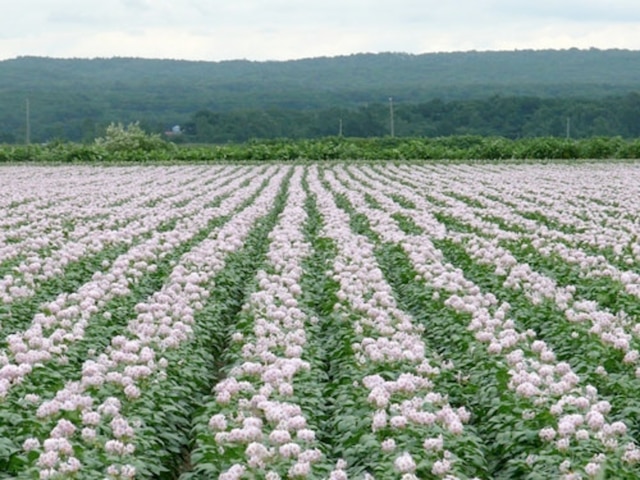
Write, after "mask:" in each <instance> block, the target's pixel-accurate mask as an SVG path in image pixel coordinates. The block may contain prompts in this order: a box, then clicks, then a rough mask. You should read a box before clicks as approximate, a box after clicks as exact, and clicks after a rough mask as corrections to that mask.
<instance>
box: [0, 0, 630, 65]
mask: <svg viewBox="0 0 640 480" xmlns="http://www.w3.org/2000/svg"><path fill="white" fill-rule="evenodd" d="M7 3H8V4H7V5H3V7H2V14H1V16H0V60H1V59H8V58H15V57H17V56H23V55H38V56H50V57H65V58H69V57H84V58H91V57H112V56H121V57H122V56H126V57H146V58H180V59H189V60H228V59H241V58H244V59H250V60H287V59H295V58H307V57H317V56H334V55H346V54H351V53H358V52H390V51H393V52H408V53H425V52H442V51H467V50H514V49H543V48H554V49H563V48H572V47H576V48H591V47H595V48H601V49H605V48H626V49H632V50H640V34H639V33H638V32H640V1H638V0H388V1H383V0H314V1H311V0H20V1H17V2H7Z"/></svg>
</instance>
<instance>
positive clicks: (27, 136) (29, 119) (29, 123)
mask: <svg viewBox="0 0 640 480" xmlns="http://www.w3.org/2000/svg"><path fill="white" fill-rule="evenodd" d="M26 107H27V108H26V110H27V112H26V115H27V118H26V121H27V124H26V127H27V128H26V130H27V131H26V135H25V140H26V143H27V145H29V143H31V118H30V113H29V97H27V105H26Z"/></svg>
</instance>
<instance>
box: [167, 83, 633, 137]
mask: <svg viewBox="0 0 640 480" xmlns="http://www.w3.org/2000/svg"><path fill="white" fill-rule="evenodd" d="M392 123H393V127H392ZM392 128H393V132H392V130H391V129H392ZM183 132H184V133H183V136H182V138H180V139H179V141H181V142H191V143H225V142H245V141H247V140H250V139H252V138H256V139H267V138H292V139H302V138H322V137H326V136H333V135H336V136H339V135H343V136H348V137H365V138H366V137H381V136H385V135H391V134H392V133H393V134H394V135H396V136H399V137H443V136H451V135H481V136H500V137H505V138H510V139H517V138H532V137H547V136H549V137H569V138H588V137H597V136H621V137H624V138H634V137H640V93H636V92H633V93H629V94H626V95H621V96H615V97H607V98H600V99H575V98H540V97H517V96H512V97H506V96H500V95H494V96H492V97H489V98H485V99H471V100H452V101H448V102H446V101H443V100H441V99H435V100H431V101H428V102H424V103H419V104H396V105H394V104H393V101H392V100H391V101H390V102H389V103H388V104H385V103H374V104H370V105H366V106H362V107H359V108H355V109H340V108H329V109H324V110H302V111H300V110H283V109H271V110H255V111H253V110H244V111H232V112H214V111H211V110H200V111H198V112H196V113H195V114H194V115H193V117H192V118H191V120H189V121H188V122H186V123H185V124H184V129H183Z"/></svg>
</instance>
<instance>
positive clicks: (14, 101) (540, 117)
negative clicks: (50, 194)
mask: <svg viewBox="0 0 640 480" xmlns="http://www.w3.org/2000/svg"><path fill="white" fill-rule="evenodd" d="M390 98H392V99H393V103H392V105H393V133H394V134H395V135H396V136H406V137H438V136H447V135H491V136H502V137H505V138H513V139H516V138H528V137H537V136H552V137H565V136H566V135H569V136H571V137H572V138H585V137H590V136H620V137H624V138H631V137H638V136H640V135H639V133H640V52H638V51H629V50H597V49H590V50H578V49H571V50H540V51H534V50H523V51H511V52H460V53H432V54H423V55H410V54H403V53H383V54H357V55H351V56H342V57H327V58H314V59H305V60H295V61H286V62H276V61H273V62H253V61H246V60H236V61H224V62H193V61H178V60H148V59H136V58H111V59H51V58H39V57H20V58H17V59H13V60H5V61H0V143H3V142H4V143H24V142H25V140H26V138H27V120H26V117H27V115H26V103H27V99H28V103H29V115H28V117H29V131H28V133H29V139H30V141H31V142H34V143H43V142H50V141H54V140H70V141H75V142H87V143H89V142H92V141H93V139H94V138H96V137H98V136H100V135H102V134H103V133H104V131H105V128H106V126H107V125H109V124H110V123H111V122H123V123H129V122H136V121H139V122H140V125H141V126H142V127H143V128H144V129H145V130H146V131H149V132H157V133H161V132H164V131H167V130H169V129H171V127H173V126H174V125H180V126H181V130H182V132H183V133H182V134H181V135H178V136H174V137H172V139H173V140H175V141H176V142H183V143H226V142H242V141H246V140H248V139H251V138H265V139H268V138H298V139H301V138H321V137H325V136H335V135H339V134H340V133H342V134H343V135H345V136H349V137H373V136H383V135H389V134H390V133H391V118H392V116H391V111H390V107H391V102H390V101H389V99H390Z"/></svg>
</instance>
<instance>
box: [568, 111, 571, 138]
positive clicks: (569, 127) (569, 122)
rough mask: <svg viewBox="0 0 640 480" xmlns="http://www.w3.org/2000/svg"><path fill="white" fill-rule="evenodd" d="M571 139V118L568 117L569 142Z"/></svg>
mask: <svg viewBox="0 0 640 480" xmlns="http://www.w3.org/2000/svg"><path fill="white" fill-rule="evenodd" d="M569 138H571V117H567V140H569Z"/></svg>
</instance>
